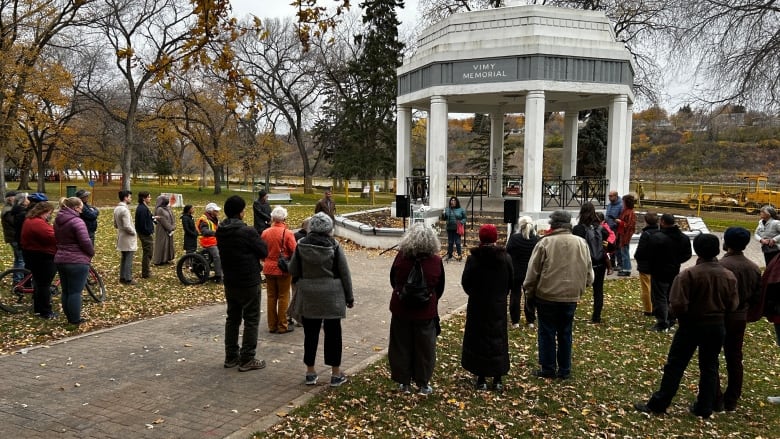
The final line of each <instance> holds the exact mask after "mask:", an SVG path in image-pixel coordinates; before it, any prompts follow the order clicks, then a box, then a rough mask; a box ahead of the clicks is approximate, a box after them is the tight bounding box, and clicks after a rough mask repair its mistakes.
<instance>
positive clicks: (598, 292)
mask: <svg viewBox="0 0 780 439" xmlns="http://www.w3.org/2000/svg"><path fill="white" fill-rule="evenodd" d="M589 228H592V229H593V230H594V231H595V232H596V233H598V234H599V235H601V236H600V238H601V242H602V243H603V245H604V247H606V244H607V238H608V237H609V232H607V231H606V230H605V229H604V227H602V226H601V220H600V219H599V217H598V216H597V215H596V207H595V206H594V205H593V203H591V202H590V201H589V202H587V203H585V204H583V205H582V207H581V208H580V215H579V217H578V221H577V225H576V226H574V228H573V229H572V233H573V234H574V235H577V236H579V237H580V238H582V239H584V240H585V241H586V242H587V240H588V229H589ZM606 258H607V251H606V248H605V249H604V256H603V257H602V258H601V259H599V260H595V259H593V258H592V257H591V263H592V264H593V314H592V315H591V317H590V322H591V323H594V324H600V323H601V310H602V308H604V276H605V274H606V272H607V261H606Z"/></svg>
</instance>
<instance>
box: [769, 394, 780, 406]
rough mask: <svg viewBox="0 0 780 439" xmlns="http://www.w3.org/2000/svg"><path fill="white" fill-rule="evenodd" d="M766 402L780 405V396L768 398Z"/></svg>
mask: <svg viewBox="0 0 780 439" xmlns="http://www.w3.org/2000/svg"><path fill="white" fill-rule="evenodd" d="M766 400H767V401H769V403H770V404H780V396H767V397H766Z"/></svg>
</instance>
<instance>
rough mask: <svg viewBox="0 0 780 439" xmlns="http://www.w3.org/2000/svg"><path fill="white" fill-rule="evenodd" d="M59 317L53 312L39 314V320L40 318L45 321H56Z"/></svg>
mask: <svg viewBox="0 0 780 439" xmlns="http://www.w3.org/2000/svg"><path fill="white" fill-rule="evenodd" d="M59 316H60V315H59V314H57V313H56V312H54V311H49V312H48V313H46V314H41V315H40V316H39V317H40V318H42V319H46V320H54V319H56V318H57V317H59Z"/></svg>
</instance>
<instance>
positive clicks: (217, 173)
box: [211, 165, 225, 195]
mask: <svg viewBox="0 0 780 439" xmlns="http://www.w3.org/2000/svg"><path fill="white" fill-rule="evenodd" d="M211 171H212V173H213V174H214V195H219V194H221V193H222V178H223V175H224V173H225V171H224V169H223V167H222V165H214V166H212V167H211Z"/></svg>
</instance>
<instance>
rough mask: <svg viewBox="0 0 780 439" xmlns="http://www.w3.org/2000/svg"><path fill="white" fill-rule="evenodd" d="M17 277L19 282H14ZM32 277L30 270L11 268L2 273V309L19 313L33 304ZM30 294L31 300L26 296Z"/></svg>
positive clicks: (0, 296) (0, 277)
mask: <svg viewBox="0 0 780 439" xmlns="http://www.w3.org/2000/svg"><path fill="white" fill-rule="evenodd" d="M14 277H16V279H17V280H14ZM32 292H33V284H32V276H31V275H30V270H27V269H24V268H10V269H8V270H5V271H4V272H2V273H0V308H2V309H3V310H4V311H6V312H10V313H18V312H20V311H24V310H25V309H27V308H29V306H30V304H31V303H32ZM27 294H29V298H26V297H25V295H27Z"/></svg>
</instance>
